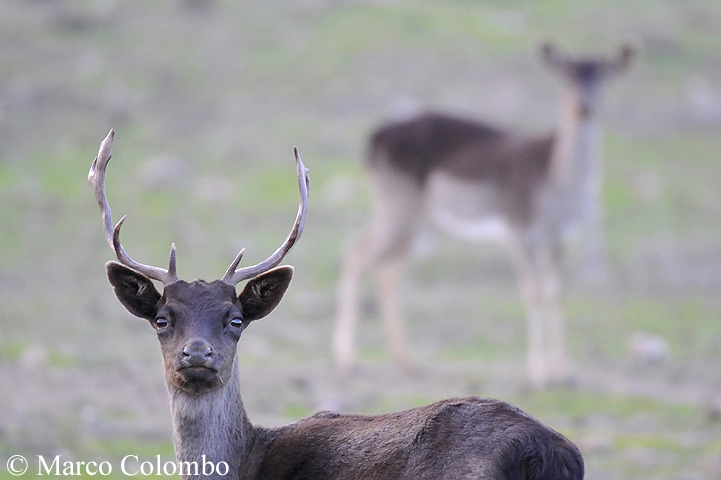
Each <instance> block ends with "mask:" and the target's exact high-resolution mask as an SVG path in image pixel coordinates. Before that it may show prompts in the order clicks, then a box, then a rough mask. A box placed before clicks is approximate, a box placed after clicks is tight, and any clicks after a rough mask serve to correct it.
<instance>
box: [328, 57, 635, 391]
mask: <svg viewBox="0 0 721 480" xmlns="http://www.w3.org/2000/svg"><path fill="white" fill-rule="evenodd" d="M541 52H542V55H543V57H544V59H545V60H546V62H547V63H548V64H549V65H550V66H551V68H553V69H554V70H556V71H557V72H560V73H561V75H562V76H563V77H564V78H565V80H566V84H567V85H566V90H565V94H564V95H563V97H562V100H561V107H560V118H559V121H558V125H557V127H556V129H555V131H554V132H553V133H551V134H549V135H546V136H541V137H528V136H524V135H520V134H516V133H515V132H511V131H505V130H502V129H499V128H496V127H492V126H489V125H486V124H483V123H479V122H476V121H472V120H466V119H461V118H455V117H452V116H446V115H441V114H435V113H431V114H425V115H422V116H420V117H417V118H413V119H411V120H407V121H402V122H398V123H392V124H389V125H386V126H384V127H382V128H380V129H379V130H377V131H376V132H375V134H374V135H373V136H372V137H371V140H370V148H369V169H370V177H371V185H372V193H371V195H372V216H371V222H370V227H369V228H368V229H367V230H366V232H365V233H364V234H363V235H362V236H361V237H360V238H359V239H357V240H355V241H353V242H351V243H350V244H349V246H348V247H346V249H345V251H344V252H343V260H342V267H341V273H340V278H339V282H338V288H337V317H336V322H335V331H334V336H333V345H332V346H333V353H334V358H335V362H336V364H337V365H338V366H339V367H340V368H341V369H342V370H348V369H350V368H352V367H353V366H354V365H355V363H356V361H357V358H356V357H357V352H356V350H357V347H356V324H357V315H358V303H359V280H360V277H361V275H362V274H363V273H364V271H365V270H367V269H368V268H370V267H373V268H375V270H376V273H377V282H376V283H377V290H378V295H379V306H380V315H381V317H382V318H383V320H384V323H385V327H386V333H387V337H388V343H389V346H390V348H391V351H392V353H393V355H394V357H395V359H396V361H397V362H398V363H399V364H400V365H402V366H403V367H404V368H408V369H411V370H412V369H413V368H414V361H413V359H412V356H411V354H410V353H409V352H410V349H409V347H408V345H407V341H406V335H405V332H404V327H403V322H402V315H401V307H400V300H399V283H400V281H401V277H402V268H403V266H404V265H405V263H406V261H407V258H408V256H409V250H410V246H411V245H412V243H413V238H414V235H415V234H416V232H417V230H418V229H419V224H421V221H420V220H419V219H420V218H422V217H423V216H425V217H426V218H427V219H428V221H429V223H431V224H434V225H435V226H436V227H438V228H439V229H441V230H443V231H447V232H449V233H451V234H452V235H456V236H458V237H462V238H466V239H472V240H476V239H489V238H492V239H495V240H500V241H502V242H504V243H505V244H506V245H507V246H508V247H509V248H510V250H511V252H512V255H513V258H514V260H515V266H516V270H517V272H518V275H519V277H520V286H521V292H522V297H523V300H524V303H525V307H526V313H527V337H528V355H527V369H528V372H529V376H530V380H531V382H532V383H533V384H534V385H536V386H545V385H549V384H553V383H562V382H566V381H567V380H568V379H569V377H570V376H569V369H568V366H567V362H566V354H565V345H564V343H565V341H564V322H563V316H562V312H561V306H560V298H559V296H560V278H559V276H560V273H559V270H560V260H561V250H562V247H563V245H564V243H565V240H566V238H567V237H568V236H569V234H570V233H572V231H573V230H574V229H576V228H577V227H579V226H580V225H582V224H583V223H584V222H585V223H586V227H587V230H586V231H587V232H589V233H592V235H591V238H589V240H590V241H591V242H595V243H596V247H595V248H593V249H592V250H594V249H595V250H596V251H597V252H598V251H600V252H603V246H602V245H603V239H602V238H603V237H602V233H601V226H600V223H601V207H600V199H599V196H600V193H599V189H600V175H601V163H600V162H601V158H600V138H599V137H600V135H599V121H598V109H599V106H600V101H601V98H600V93H601V92H600V90H601V87H602V86H603V84H604V83H605V82H606V81H607V80H608V79H609V78H611V77H613V76H614V75H615V74H618V73H620V72H622V71H624V70H625V69H626V68H627V66H628V64H629V61H630V59H631V57H632V55H633V49H632V48H631V47H630V46H628V45H624V46H623V47H622V48H621V49H620V52H619V53H618V55H617V56H616V57H615V58H612V59H605V58H579V59H576V58H570V57H567V56H566V55H564V54H563V53H561V52H560V51H559V50H558V49H556V48H555V47H553V46H551V45H550V44H545V45H544V46H543V47H542V50H541Z"/></svg>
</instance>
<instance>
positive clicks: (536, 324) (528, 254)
mask: <svg viewBox="0 0 721 480" xmlns="http://www.w3.org/2000/svg"><path fill="white" fill-rule="evenodd" d="M514 243H515V248H514V255H513V257H514V259H515V261H516V269H517V270H518V276H519V284H520V290H521V297H522V299H523V303H524V305H525V309H526V329H527V333H526V334H527V337H528V338H527V342H528V352H527V357H526V367H527V370H528V375H529V379H530V381H531V384H532V385H533V386H534V387H543V386H544V385H545V384H546V383H547V382H548V376H549V371H548V370H549V365H548V364H547V358H546V355H545V353H544V352H545V350H546V348H545V345H546V344H547V343H548V342H547V338H546V335H547V331H546V328H544V327H545V325H544V308H543V294H542V292H541V275H540V271H539V261H538V260H539V256H538V249H537V248H536V246H535V245H533V244H532V243H531V242H530V241H528V240H527V239H520V238H519V239H517V240H516V241H515V242H514Z"/></svg>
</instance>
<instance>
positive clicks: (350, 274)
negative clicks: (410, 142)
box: [333, 169, 422, 369]
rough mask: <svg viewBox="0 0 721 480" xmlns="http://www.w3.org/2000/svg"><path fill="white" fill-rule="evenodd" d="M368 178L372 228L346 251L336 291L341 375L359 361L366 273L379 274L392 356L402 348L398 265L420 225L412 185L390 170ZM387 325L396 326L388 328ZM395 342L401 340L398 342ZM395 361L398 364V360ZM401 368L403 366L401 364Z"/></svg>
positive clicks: (417, 194) (417, 189) (418, 202)
mask: <svg viewBox="0 0 721 480" xmlns="http://www.w3.org/2000/svg"><path fill="white" fill-rule="evenodd" d="M372 173H373V175H372V176H371V179H372V187H373V190H372V197H371V198H372V199H373V204H372V205H373V210H372V217H371V223H370V227H369V229H368V230H367V232H366V233H365V234H364V235H363V237H362V238H361V239H360V240H359V241H356V242H353V243H351V245H350V248H348V249H346V252H345V254H344V260H343V263H342V268H341V276H340V280H339V283H338V289H337V305H338V316H337V319H336V324H335V332H334V335H333V354H334V357H335V362H336V365H337V366H339V367H340V368H341V369H349V368H351V367H353V365H354V364H355V362H356V359H357V346H356V324H357V318H358V310H359V304H360V298H359V296H360V293H359V291H360V280H361V276H362V274H363V273H364V272H365V271H366V270H367V269H368V268H378V269H379V274H378V277H377V280H378V282H379V287H378V293H379V295H380V301H381V305H380V306H381V315H382V316H383V318H384V321H385V322H386V325H388V327H387V333H388V335H389V340H390V342H391V345H392V348H393V349H394V354H395V349H396V347H395V345H405V335H404V333H403V327H402V315H401V308H400V303H399V302H400V300H399V298H398V292H399V286H398V283H399V281H400V278H401V272H402V267H401V265H402V263H403V260H404V259H405V258H406V257H407V252H408V248H409V245H410V243H411V239H412V237H413V234H414V231H415V225H416V222H417V221H418V214H419V212H420V209H421V205H422V202H421V196H422V192H421V189H420V187H419V185H418V184H417V183H415V182H414V181H413V180H412V179H409V178H408V177H406V176H403V175H401V174H399V173H397V172H395V171H393V170H392V169H381V170H380V171H374V172H372ZM396 270H397V271H396ZM391 324H393V325H394V326H393V327H390V325H391ZM398 338H401V340H400V341H398V340H397V339H398ZM400 348H401V349H402V348H403V347H400ZM396 358H397V359H399V361H400V357H399V356H398V355H396ZM408 358H410V357H408ZM401 364H402V365H404V364H403V362H401ZM404 366H405V365H404Z"/></svg>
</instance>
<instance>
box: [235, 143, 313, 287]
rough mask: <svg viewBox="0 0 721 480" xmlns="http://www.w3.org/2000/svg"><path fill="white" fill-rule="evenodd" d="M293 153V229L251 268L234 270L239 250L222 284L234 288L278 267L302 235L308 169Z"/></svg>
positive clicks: (305, 210)
mask: <svg viewBox="0 0 721 480" xmlns="http://www.w3.org/2000/svg"><path fill="white" fill-rule="evenodd" d="M293 152H294V153H295V162H296V170H297V173H298V188H299V190H300V205H299V206H298V215H297V216H296V217H295V223H294V224H293V228H292V229H291V230H290V233H289V234H288V236H287V237H286V239H285V242H283V244H282V245H281V246H280V247H279V248H278V250H276V251H275V252H273V254H272V255H271V256H270V257H268V258H267V259H266V260H264V261H262V262H260V263H259V264H257V265H254V266H252V267H243V268H241V269H240V270H236V268H238V264H239V263H240V259H241V258H243V252H245V249H243V250H241V251H240V253H238V256H237V257H235V260H233V263H231V264H230V267H228V270H227V271H226V272H225V275H224V276H223V282H225V283H227V284H228V285H233V286H235V285H237V284H238V283H239V282H242V281H243V280H247V279H249V278H253V277H256V276H258V275H260V274H261V273H263V272H267V271H268V270H270V269H271V268H273V267H275V266H276V265H278V264H279V263H280V262H281V260H283V257H285V256H286V254H287V253H288V252H290V249H291V248H293V245H295V242H296V241H297V240H298V239H299V238H300V235H301V233H303V226H304V225H305V216H306V212H307V211H308V192H309V190H310V180H309V179H308V169H307V168H305V165H303V162H302V161H301V159H300V154H299V153H298V148H296V147H293Z"/></svg>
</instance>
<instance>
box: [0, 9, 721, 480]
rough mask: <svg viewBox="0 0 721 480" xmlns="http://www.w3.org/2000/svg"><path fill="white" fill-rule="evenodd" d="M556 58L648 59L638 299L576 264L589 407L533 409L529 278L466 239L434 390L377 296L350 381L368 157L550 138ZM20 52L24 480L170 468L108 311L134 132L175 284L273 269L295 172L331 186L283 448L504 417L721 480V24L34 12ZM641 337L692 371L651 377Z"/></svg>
mask: <svg viewBox="0 0 721 480" xmlns="http://www.w3.org/2000/svg"><path fill="white" fill-rule="evenodd" d="M544 39H553V40H555V41H557V42H558V43H559V45H561V46H563V47H565V48H567V49H568V50H570V51H572V52H586V51H588V52H598V53H611V52H613V51H614V49H615V48H617V47H618V45H619V44H620V43H621V42H623V41H627V40H630V41H633V42H635V43H636V44H637V45H638V46H639V47H640V53H639V55H638V58H637V61H636V62H635V63H634V65H633V67H632V69H631V70H630V72H629V73H628V74H627V75H625V76H624V77H620V78H618V79H617V81H615V82H614V83H613V84H612V85H611V88H610V89H609V91H608V95H607V102H606V106H605V113H604V125H605V137H604V144H603V148H604V153H603V155H604V183H603V197H604V201H605V228H606V240H607V244H608V250H609V256H610V262H611V265H610V267H611V275H610V278H609V280H608V281H607V282H604V283H603V284H601V285H596V284H592V283H587V282H584V281H582V280H581V275H580V273H579V262H578V255H577V249H575V248H572V249H571V250H570V252H569V257H568V262H567V268H566V275H565V281H566V294H565V304H564V308H565V313H566V316H567V320H568V325H569V327H568V328H569V350H570V355H571V357H572V359H573V362H574V365H575V369H576V371H577V374H578V379H579V380H578V385H577V386H576V387H575V388H573V389H557V390H551V391H543V392H534V391H531V390H530V389H529V388H528V387H527V383H526V379H525V371H524V349H525V327H524V314H523V308H522V305H521V303H520V299H519V296H518V293H517V288H516V278H515V275H514V272H513V270H512V268H511V265H510V262H509V260H508V258H507V255H506V254H505V252H504V251H503V250H502V249H501V248H500V247H498V246H495V245H468V244H465V243H461V242H459V241H455V240H450V239H446V238H443V237H440V238H439V241H438V243H437V245H436V248H435V250H434V251H433V252H432V253H431V254H429V255H427V256H425V257H423V258H419V259H418V260H417V261H416V262H414V264H413V265H412V266H411V268H410V270H409V272H408V278H409V281H408V282H407V284H406V286H405V289H404V303H405V307H406V312H407V317H408V319H409V322H408V323H409V329H410V331H411V337H412V341H413V345H414V349H415V354H416V356H417V358H418V359H419V361H420V363H421V365H422V372H421V374H420V375H419V376H417V377H413V378H411V377H408V376H406V375H404V374H403V373H402V372H401V371H399V370H397V369H396V368H395V367H393V366H392V365H391V363H390V360H389V358H388V355H387V353H386V350H385V345H384V339H383V336H382V332H381V328H380V325H379V322H378V321H377V318H376V310H375V306H374V305H373V303H372V302H371V298H372V297H371V296H370V295H368V301H366V302H365V305H366V308H365V312H366V315H365V317H366V318H365V319H364V320H365V321H364V323H363V324H362V327H361V342H362V357H363V365H362V367H361V368H360V369H359V371H358V373H357V375H355V376H354V377H352V378H343V377H340V376H337V375H336V374H335V372H334V371H333V369H332V366H331V362H330V346H329V344H330V330H331V325H332V318H333V314H334V306H335V305H334V304H335V300H334V298H333V294H334V288H335V282H336V278H337V273H338V263H339V251H340V248H341V245H342V244H343V242H344V241H345V239H346V238H348V236H349V235H352V234H354V233H356V232H358V231H359V229H360V227H361V226H362V224H363V222H364V221H365V219H366V215H367V211H368V198H367V193H368V192H367V184H366V179H365V170H364V163H363V154H364V151H365V143H366V139H367V137H368V135H369V132H370V131H371V130H372V129H373V128H374V127H376V126H377V125H379V124H381V123H382V122H384V121H385V120H387V119H389V118H394V117H397V116H399V115H403V114H406V113H408V112H412V111H422V110H427V109H437V110H442V111H447V112H455V113H458V114H461V115H465V116H470V117H473V118H478V119H484V120H487V121H491V122H495V123H497V124H499V125H502V126H505V127H509V128H517V129H519V130H521V131H526V132H529V133H542V132H546V131H548V130H550V129H551V128H552V127H553V125H554V122H555V117H556V108H557V107H556V105H557V99H558V95H559V92H560V89H561V85H560V82H559V80H558V78H556V77H555V76H554V75H553V74H552V73H550V72H548V71H546V70H545V69H544V67H543V65H542V63H541V61H540V59H539V58H538V54H537V45H538V44H539V43H540V41H542V40H544ZM0 46H1V47H2V48H0V385H1V387H0V479H5V478H14V477H11V476H10V475H9V474H8V473H7V472H6V469H5V463H4V462H5V461H6V459H7V458H9V457H10V456H11V455H14V454H24V455H26V456H28V458H35V457H36V456H37V455H45V456H46V457H47V458H51V457H52V456H54V455H63V456H64V458H67V459H74V460H86V461H89V460H93V461H97V462H99V461H102V460H104V459H107V460H108V461H110V462H112V464H113V466H114V475H117V476H116V477H115V478H121V477H123V476H122V475H120V474H119V465H120V459H121V458H123V457H124V456H125V455H130V454H132V455H140V456H141V457H143V458H151V459H152V458H155V455H161V456H163V458H167V459H171V458H172V446H171V445H170V443H169V438H170V433H169V432H170V419H169V414H168V406H167V399H166V394H165V389H164V385H163V383H162V376H161V366H160V354H159V349H158V347H157V341H156V340H155V338H154V335H153V334H152V332H151V329H150V327H149V326H147V325H146V324H145V323H143V322H142V321H139V320H137V319H135V318H134V317H131V316H130V315H129V314H127V313H126V312H125V310H123V308H122V307H121V306H120V305H119V304H118V303H117V301H116V300H115V298H114V297H113V295H112V292H111V289H110V287H109V286H108V284H107V281H106V279H105V274H104V268H103V265H104V263H105V261H107V260H109V259H110V258H111V255H110V251H109V250H108V248H107V245H106V244H105V241H104V239H103V236H102V230H101V225H100V218H99V215H98V211H97V207H96V205H95V202H94V200H93V196H92V193H91V190H90V188H88V186H87V185H86V181H85V178H86V175H87V170H88V168H89V166H90V163H91V161H92V159H93V157H94V156H95V154H96V152H97V147H98V144H99V142H100V140H102V138H103V137H104V136H105V135H106V134H107V132H108V130H109V129H110V128H114V129H115V130H116V137H115V144H114V147H113V159H114V160H113V162H112V164H111V166H110V170H109V173H108V175H109V177H108V186H107V192H108V197H109V200H110V203H111V205H112V207H113V212H114V213H115V215H116V217H117V218H119V217H120V216H121V215H123V214H127V216H128V220H127V222H126V223H125V227H124V229H123V244H124V246H125V248H126V249H127V250H128V252H130V253H131V255H132V256H133V258H135V259H137V260H138V261H141V262H144V263H151V264H163V263H164V262H165V261H166V258H167V254H168V250H169V247H170V244H171V242H175V243H176V245H177V247H178V268H179V275H180V276H181V278H184V279H189V280H190V279H193V278H198V277H200V278H207V279H212V278H217V277H219V276H220V275H222V273H223V272H224V271H225V269H226V268H227V265H228V264H229V263H230V261H231V260H232V259H233V257H234V256H235V254H236V253H237V251H238V249H240V248H241V247H245V248H246V252H247V254H246V255H247V260H246V262H248V263H251V262H252V263H254V262H257V261H259V260H262V259H263V258H265V257H266V256H267V255H268V254H269V253H270V252H271V251H272V250H273V249H275V247H276V246H277V245H278V244H279V242H280V241H282V239H283V238H284V237H285V235H286V233H287V229H288V228H289V227H290V225H291V223H292V221H293V218H294V215H295V212H296V205H297V190H296V185H295V178H294V168H293V165H294V164H293V153H292V147H293V146H294V145H297V146H298V148H299V150H300V152H301V154H302V156H303V160H304V162H305V163H306V165H307V166H308V167H309V168H310V169H311V182H312V191H311V203H310V211H309V217H308V222H307V226H306V230H305V233H304V235H303V238H302V240H301V242H300V243H299V244H298V245H297V247H296V248H295V249H294V250H293V252H292V253H291V254H290V256H289V257H288V258H287V262H288V263H290V264H293V265H294V266H295V267H296V275H295V278H294V281H293V284H292V285H291V288H290V290H289V292H288V294H287V295H286V298H285V300H284V301H283V303H282V304H281V305H280V306H279V307H278V309H277V310H276V312H275V313H274V314H273V315H271V316H270V318H268V319H265V320H263V321H262V322H258V323H257V324H254V325H253V328H252V329H250V330H249V331H248V332H247V334H246V335H244V338H243V340H242V341H241V343H240V346H239V358H240V361H241V370H242V372H241V375H242V381H243V383H242V385H243V398H244V402H245V405H246V408H247V410H248V411H249V415H250V416H251V418H252V419H253V420H254V421H255V422H257V423H259V424H263V425H279V424H282V423H285V422H289V421H292V420H295V419H297V418H300V417H302V416H305V415H307V414H310V413H312V412H313V411H315V410H317V409H319V408H335V409H340V410H344V411H359V412H367V413H380V412H386V411H390V410H400V409H405V408H410V407H412V406H416V405H421V404H424V403H427V402H430V401H433V400H436V399H440V398H443V397H451V396H464V395H482V396H490V397H499V398H503V399H506V400H509V401H511V402H514V403H516V404H518V405H519V406H520V407H522V408H524V409H525V410H527V411H528V412H529V413H531V414H533V415H534V416H536V417H538V418H540V419H541V420H543V421H544V422H546V423H548V424H550V425H551V426H553V427H554V428H557V429H558V430H560V431H562V432H563V433H564V434H566V435H568V436H569V437H570V438H571V439H572V440H574V441H575V442H576V443H577V444H578V445H579V447H580V448H581V450H582V452H583V453H584V457H585V459H586V463H587V472H588V473H587V478H588V479H590V480H595V479H651V478H653V479H679V480H694V479H718V478H720V477H721V369H719V361H720V360H721V289H720V288H719V287H720V286H721V163H720V162H718V157H719V154H721V5H717V4H716V2H700V1H698V2H696V1H690V2H661V1H638V2H633V3H632V4H629V2H622V1H619V0H611V1H608V0H607V1H603V2H601V1H597V0H587V1H583V2H562V1H550V2H510V3H509V2H501V1H489V2H469V1H436V2H425V1H421V2H411V1H405V0H401V1H398V2H365V1H346V2H330V1H324V0H305V1H300V2H288V1H285V0H282V1H274V2H261V1H247V2H230V1H221V0H172V1H171V0H168V1H160V0H155V1H150V0H147V1H130V0H98V1H88V0H64V1H63V0H32V1H29V0H6V1H5V2H4V4H3V15H2V16H0ZM467 252H472V255H467V254H466V253H467ZM369 286H370V285H369ZM369 292H370V289H369ZM639 333H641V334H645V335H654V336H658V337H660V338H663V339H664V340H665V342H667V344H668V348H669V354H668V357H667V358H666V359H665V360H663V361H662V362H660V363H657V364H645V363H643V362H640V361H638V359H637V358H635V357H634V356H633V355H632V354H631V353H630V349H629V345H630V342H631V340H632V338H635V337H634V335H638V334H639ZM111 478H112V477H111Z"/></svg>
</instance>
